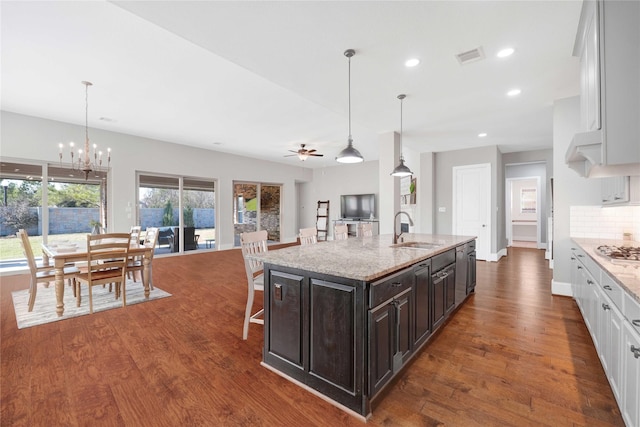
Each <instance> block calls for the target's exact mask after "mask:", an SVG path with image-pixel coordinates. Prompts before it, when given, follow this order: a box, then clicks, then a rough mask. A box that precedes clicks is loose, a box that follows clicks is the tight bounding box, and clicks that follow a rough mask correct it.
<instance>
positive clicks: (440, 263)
mask: <svg viewBox="0 0 640 427" xmlns="http://www.w3.org/2000/svg"><path fill="white" fill-rule="evenodd" d="M454 262H456V250H455V249H451V250H449V251H447V252H444V253H441V254H440V255H436V256H434V257H433V258H432V259H431V271H433V272H437V271H439V270H442V269H443V268H445V267H446V266H448V265H449V264H453V263H454Z"/></svg>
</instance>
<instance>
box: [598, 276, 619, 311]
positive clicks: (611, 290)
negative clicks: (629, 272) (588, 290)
mask: <svg viewBox="0 0 640 427" xmlns="http://www.w3.org/2000/svg"><path fill="white" fill-rule="evenodd" d="M600 286H601V287H602V291H603V292H604V293H605V294H606V295H607V296H608V297H609V298H611V301H613V303H614V304H615V305H616V307H618V310H620V311H621V312H622V311H623V310H622V298H623V293H624V291H623V290H622V288H621V287H620V285H618V284H617V283H616V282H615V281H614V280H613V279H612V278H611V277H610V276H609V275H608V274H606V273H604V272H603V273H602V277H601V278H600Z"/></svg>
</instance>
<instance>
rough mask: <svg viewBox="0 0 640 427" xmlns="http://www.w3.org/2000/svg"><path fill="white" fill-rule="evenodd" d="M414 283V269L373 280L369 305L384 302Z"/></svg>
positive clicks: (374, 305)
mask: <svg viewBox="0 0 640 427" xmlns="http://www.w3.org/2000/svg"><path fill="white" fill-rule="evenodd" d="M412 285H413V269H411V268H409V269H406V270H402V271H399V272H398V273H395V274H393V275H391V276H389V277H385V278H384V279H382V280H379V281H377V282H373V283H372V284H371V290H370V292H369V307H370V308H373V307H376V306H377V305H379V304H380V303H383V302H385V301H387V300H389V299H391V298H393V297H394V296H396V295H397V294H399V293H400V292H402V291H404V290H405V289H409V288H410V287H411V286H412Z"/></svg>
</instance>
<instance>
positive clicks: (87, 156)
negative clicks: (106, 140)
mask: <svg viewBox="0 0 640 427" xmlns="http://www.w3.org/2000/svg"><path fill="white" fill-rule="evenodd" d="M82 84H83V85H84V86H85V95H84V102H85V117H84V133H85V139H84V150H83V149H81V148H79V149H78V151H77V155H76V152H75V144H74V143H73V142H70V143H69V152H70V155H71V170H74V171H79V172H80V171H82V172H83V173H84V179H85V180H87V179H88V178H89V174H90V173H91V172H94V171H95V172H98V171H101V170H103V169H102V154H103V153H102V151H99V150H98V146H97V145H96V144H93V153H92V152H91V147H90V146H89V86H93V83H91V82H86V81H83V82H82ZM58 147H59V148H60V153H59V156H60V166H61V167H62V157H63V152H62V150H63V148H64V144H62V143H60V144H59V145H58ZM76 158H77V160H76ZM110 165H111V148H107V166H106V167H105V168H104V170H105V171H106V170H107V169H108V168H109V166H110Z"/></svg>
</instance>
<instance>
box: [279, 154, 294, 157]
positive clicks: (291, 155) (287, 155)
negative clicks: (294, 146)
mask: <svg viewBox="0 0 640 427" xmlns="http://www.w3.org/2000/svg"><path fill="white" fill-rule="evenodd" d="M293 156H297V154H285V155H284V156H282V157H293Z"/></svg>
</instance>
